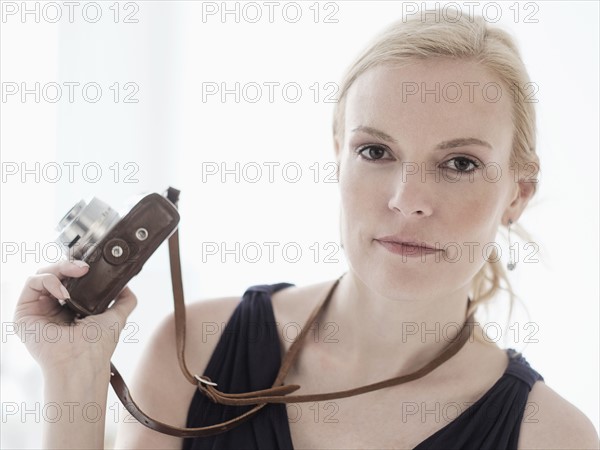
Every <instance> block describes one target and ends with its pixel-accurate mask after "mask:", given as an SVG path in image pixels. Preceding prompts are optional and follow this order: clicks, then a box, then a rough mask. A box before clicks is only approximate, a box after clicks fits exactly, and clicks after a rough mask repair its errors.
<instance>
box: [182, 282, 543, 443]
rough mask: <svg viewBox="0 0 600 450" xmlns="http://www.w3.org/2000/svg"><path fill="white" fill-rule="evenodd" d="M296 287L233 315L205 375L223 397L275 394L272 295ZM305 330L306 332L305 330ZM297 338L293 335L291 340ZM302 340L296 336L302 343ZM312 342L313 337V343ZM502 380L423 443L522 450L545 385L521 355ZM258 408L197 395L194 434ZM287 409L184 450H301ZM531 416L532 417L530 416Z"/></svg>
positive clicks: (269, 409) (264, 289) (266, 291)
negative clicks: (522, 435)
mask: <svg viewBox="0 0 600 450" xmlns="http://www.w3.org/2000/svg"><path fill="white" fill-rule="evenodd" d="M289 286H292V284H289V283H278V284H274V285H259V286H252V287H250V288H248V289H247V290H246V292H245V293H244V296H243V297H242V300H241V301H240V303H239V304H238V305H237V307H236V309H235V311H234V312H233V314H232V315H231V317H230V319H229V322H228V323H227V326H226V327H225V328H224V329H223V330H221V337H220V339H219V342H218V344H217V346H216V348H215V351H214V353H213V354H212V357H211V359H210V361H209V363H208V365H207V367H206V370H205V373H204V374H205V375H207V376H209V377H210V379H211V380H213V381H215V382H217V383H218V389H219V390H221V391H223V392H230V393H237V392H248V391H255V390H259V389H267V388H270V387H271V386H272V384H273V381H274V380H275V377H276V376H277V372H278V371H279V367H280V364H281V354H280V352H281V348H282V347H281V342H280V340H279V334H278V332H277V328H276V325H275V317H274V314H273V308H272V305H271V295H272V294H273V293H274V292H277V291H278V290H280V289H284V288H286V287H289ZM303 325H304V324H300V326H303ZM291 334H292V333H291V332H290V335H291ZM295 335H296V334H293V336H295ZM306 338H307V339H309V338H310V334H309V335H307V336H306ZM507 354H508V356H509V358H510V359H509V364H508V367H507V369H506V371H505V372H504V374H503V375H502V377H501V378H500V379H499V380H498V381H497V382H496V383H495V384H494V385H493V386H492V387H491V388H490V389H489V390H488V391H487V392H486V393H485V394H484V395H483V396H482V397H481V398H480V399H479V400H478V401H476V402H475V403H474V404H473V405H471V406H469V407H468V408H467V409H465V410H464V411H463V412H462V413H461V414H460V415H458V417H456V418H455V419H454V420H452V421H451V422H450V423H448V424H447V425H446V426H445V427H443V428H442V429H440V430H439V431H437V432H436V433H434V434H433V435H431V436H429V437H428V438H427V439H425V440H424V441H423V442H421V443H420V444H419V445H418V446H417V447H415V450H425V449H444V450H447V449H493V450H501V449H516V448H517V441H518V439H519V431H520V427H521V421H522V419H523V416H524V413H525V411H526V403H527V397H528V395H529V391H530V390H531V388H532V386H533V384H534V383H535V382H536V381H537V380H542V381H543V377H542V376H541V375H540V374H538V373H537V372H536V371H535V370H533V369H532V368H531V367H530V366H529V364H528V363H527V361H526V360H525V359H524V358H523V357H522V356H521V354H520V353H517V352H516V351H515V350H513V349H508V350H507ZM251 408H252V406H226V405H220V404H216V403H213V402H211V401H210V400H209V399H208V398H207V397H205V396H204V395H202V394H201V393H200V392H199V391H196V393H195V395H194V397H193V399H192V402H191V405H190V409H189V412H188V419H187V426H188V427H201V426H208V425H213V424H215V423H219V422H223V421H226V420H229V419H232V418H234V417H237V416H238V415H240V414H242V413H244V412H246V411H248V410H249V409H251ZM287 411H288V410H287V408H286V405H285V404H280V403H279V404H276V403H272V404H268V405H266V406H265V407H264V408H262V409H261V410H260V411H259V412H258V413H257V414H256V415H255V416H254V417H252V418H251V419H249V420H248V421H246V422H244V423H242V424H241V425H239V426H237V427H236V428H234V429H232V430H230V431H228V432H226V433H223V434H220V435H215V436H209V437H203V438H186V439H184V444H183V449H184V450H188V449H190V450H191V449H194V450H200V449H232V450H237V449H290V450H291V449H293V445H292V438H291V433H290V427H289V422H288V414H287ZM527 413H528V416H529V415H530V413H532V411H529V409H528V410H527Z"/></svg>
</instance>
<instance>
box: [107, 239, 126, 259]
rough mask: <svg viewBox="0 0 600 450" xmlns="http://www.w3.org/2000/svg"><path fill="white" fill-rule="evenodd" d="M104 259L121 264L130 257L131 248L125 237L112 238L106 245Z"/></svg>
mask: <svg viewBox="0 0 600 450" xmlns="http://www.w3.org/2000/svg"><path fill="white" fill-rule="evenodd" d="M103 253H104V259H105V260H106V261H108V262H109V263H110V264H113V265H119V264H122V263H124V262H125V261H127V259H128V258H129V253H130V248H129V245H127V242H125V241H124V240H123V239H111V240H110V241H108V242H107V243H106V245H105V246H104V251H103Z"/></svg>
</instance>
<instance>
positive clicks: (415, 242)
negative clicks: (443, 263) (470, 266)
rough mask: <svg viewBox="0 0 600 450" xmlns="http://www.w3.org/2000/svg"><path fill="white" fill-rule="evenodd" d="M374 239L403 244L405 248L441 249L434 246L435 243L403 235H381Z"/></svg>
mask: <svg viewBox="0 0 600 450" xmlns="http://www.w3.org/2000/svg"><path fill="white" fill-rule="evenodd" d="M375 240H376V241H380V242H385V243H391V244H396V245H402V246H405V247H406V248H416V249H419V248H420V249H426V250H434V251H441V250H442V249H441V248H439V245H438V247H437V248H436V246H435V245H433V244H430V243H428V242H424V241H422V240H420V239H417V238H414V237H403V236H395V235H394V236H383V237H380V238H376V239H375Z"/></svg>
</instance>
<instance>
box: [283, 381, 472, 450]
mask: <svg viewBox="0 0 600 450" xmlns="http://www.w3.org/2000/svg"><path fill="white" fill-rule="evenodd" d="M393 389H394V388H393V387H392V388H388V389H386V390H383V391H382V392H381V393H377V394H374V393H368V394H363V395H361V396H358V397H355V398H347V399H336V400H328V401H318V402H307V403H289V404H287V405H286V409H287V415H288V422H289V426H290V432H291V437H292V442H293V445H294V448H296V449H309V448H314V449H317V448H318V449H324V448H411V449H412V448H414V447H416V446H417V445H418V444H420V443H421V442H423V441H424V440H425V439H427V438H428V437H429V436H431V435H433V434H434V433H436V432H437V431H438V430H440V429H442V428H444V427H445V426H447V425H448V424H450V423H451V422H452V421H453V420H454V419H455V418H456V417H458V416H459V415H460V414H461V413H462V412H464V411H465V410H466V409H467V408H468V407H469V406H471V405H472V403H473V401H474V400H475V399H472V400H457V399H436V398H435V397H433V396H426V397H421V398H420V399H417V398H416V397H414V396H412V397H411V396H410V395H407V394H404V395H402V396H398V395H395V394H394V395H390V393H389V391H391V390H393ZM386 391H388V392H386Z"/></svg>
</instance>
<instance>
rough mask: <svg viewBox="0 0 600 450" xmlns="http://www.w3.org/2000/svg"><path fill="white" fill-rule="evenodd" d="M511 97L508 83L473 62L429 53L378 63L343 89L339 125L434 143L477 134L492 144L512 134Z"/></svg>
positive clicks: (498, 143)
mask: <svg viewBox="0 0 600 450" xmlns="http://www.w3.org/2000/svg"><path fill="white" fill-rule="evenodd" d="M511 99H512V97H511V92H510V91H509V89H508V87H506V86H504V84H503V83H501V81H500V79H499V78H498V77H496V76H495V75H494V74H493V73H491V72H490V71H488V70H487V69H486V68H484V67H482V66H481V65H479V64H477V63H476V62H472V61H467V60H455V59H454V60H453V59H447V58H435V59H428V60H423V61H416V62H411V63H409V64H407V65H403V66H399V65H381V66H376V67H373V68H371V69H369V70H367V71H366V72H364V73H363V74H361V75H360V76H359V77H358V78H357V80H356V81H355V82H354V84H353V85H352V86H351V88H350V89H349V91H348V97H347V102H346V120H345V121H346V128H345V129H346V132H349V131H350V130H352V129H353V128H354V127H356V126H358V125H366V126H372V127H375V128H378V129H380V130H382V131H384V132H386V133H388V134H390V135H391V136H392V137H400V136H401V137H402V138H403V139H408V138H410V137H411V136H412V137H414V138H417V139H419V141H420V142H422V141H423V139H425V138H427V139H430V140H435V141H436V143H437V142H439V141H441V140H446V139H449V138H454V137H457V138H458V137H467V136H468V137H478V138H483V139H486V140H489V141H491V143H492V145H493V146H494V147H496V146H500V145H504V144H505V143H506V140H507V139H510V138H511V136H512V129H513V126H512V119H511V111H512V101H511Z"/></svg>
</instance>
